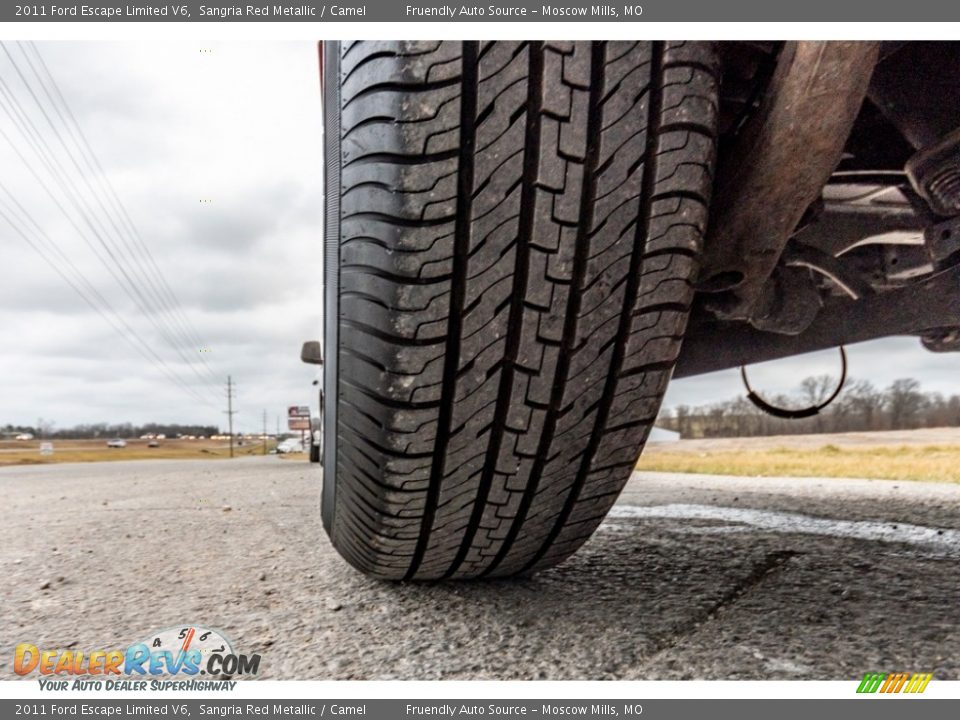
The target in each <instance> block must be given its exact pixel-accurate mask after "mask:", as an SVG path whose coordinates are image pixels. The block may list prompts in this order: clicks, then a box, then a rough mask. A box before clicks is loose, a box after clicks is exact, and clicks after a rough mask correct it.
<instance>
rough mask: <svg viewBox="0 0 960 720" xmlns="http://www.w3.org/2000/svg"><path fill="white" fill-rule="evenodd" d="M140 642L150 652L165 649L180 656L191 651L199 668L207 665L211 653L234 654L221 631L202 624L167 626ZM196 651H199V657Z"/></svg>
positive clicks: (184, 655) (224, 655)
mask: <svg viewBox="0 0 960 720" xmlns="http://www.w3.org/2000/svg"><path fill="white" fill-rule="evenodd" d="M142 643H143V644H144V645H146V646H147V647H148V648H149V649H150V652H151V653H157V652H164V651H166V652H169V653H171V656H172V657H180V658H183V657H186V656H187V653H192V654H193V655H192V657H193V658H197V660H196V662H195V665H197V666H199V667H200V668H206V667H208V665H209V661H210V658H211V656H213V655H219V656H221V657H226V656H228V655H234V654H235V653H234V652H233V645H232V644H231V643H230V640H229V639H227V637H226V636H225V635H224V634H223V633H222V632H220V631H219V630H214V629H213V628H208V627H203V626H202V625H180V626H176V627H169V628H166V629H164V630H160V631H158V632H155V633H153V634H151V635H149V636H148V637H146V638H144V639H143V640H142ZM196 653H199V657H198V656H197V654H196ZM200 674H201V675H205V674H206V670H205V669H201V670H200Z"/></svg>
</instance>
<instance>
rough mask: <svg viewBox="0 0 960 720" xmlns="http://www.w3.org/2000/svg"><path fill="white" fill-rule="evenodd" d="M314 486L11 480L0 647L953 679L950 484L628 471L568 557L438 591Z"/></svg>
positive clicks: (209, 466) (385, 664)
mask: <svg viewBox="0 0 960 720" xmlns="http://www.w3.org/2000/svg"><path fill="white" fill-rule="evenodd" d="M320 483H321V475H320V472H319V470H317V469H316V467H315V466H310V465H309V464H308V463H306V462H304V461H301V460H296V459H284V460H281V459H279V458H277V457H275V456H267V457H262V458H249V459H237V460H234V461H221V460H201V461H175V460H171V461H141V462H126V461H123V462H111V463H100V464H76V465H47V466H35V467H8V468H2V469H0V492H2V494H3V496H4V498H5V501H6V506H7V515H6V522H4V524H3V525H2V527H0V537H2V542H0V567H2V571H3V573H4V576H5V582H4V584H3V589H2V591H0V617H2V618H3V621H2V625H0V649H2V651H3V652H5V653H8V657H12V653H13V647H14V645H15V644H17V643H19V642H31V643H34V644H37V645H39V646H42V647H49V648H72V649H78V650H92V649H98V648H106V647H117V646H120V647H125V646H126V645H127V644H129V643H131V642H134V641H135V640H137V639H140V638H142V637H145V636H147V635H148V633H150V632H151V631H154V630H157V629H160V628H164V627H169V626H174V625H179V624H185V623H195V624H200V625H204V626H206V627H212V628H218V629H220V630H222V631H223V632H224V633H225V634H226V635H227V636H228V637H230V638H231V639H232V640H233V644H234V647H235V648H236V649H237V650H238V651H239V652H247V653H250V652H258V653H260V654H261V655H262V658H263V659H262V661H261V665H260V668H261V674H260V677H261V678H269V679H551V680H557V679H604V678H607V679H685V678H697V679H773V678H776V679H836V680H840V679H846V680H850V679H855V678H859V677H862V675H863V673H864V672H866V671H868V670H873V671H883V672H886V671H889V672H893V671H910V672H933V673H934V676H935V677H936V678H938V679H954V680H955V679H960V613H958V608H960V564H958V559H960V557H958V556H960V512H958V508H960V486H958V485H947V484H933V483H910V482H890V481H867V480H837V479H796V478H727V477H716V476H701V475H668V474H662V473H635V474H634V476H633V478H632V479H631V481H630V483H629V484H628V486H627V488H626V490H625V491H624V493H623V495H622V496H621V498H620V500H619V502H618V504H617V506H616V507H615V508H614V512H613V513H611V516H610V517H609V518H608V519H607V521H606V522H605V523H604V524H603V526H602V527H601V529H600V530H599V531H598V532H597V534H596V535H595V536H594V537H593V538H592V539H591V540H590V541H589V542H588V543H587V545H586V546H584V548H583V549H582V550H581V551H580V552H579V553H577V554H576V555H575V556H574V557H573V558H572V559H571V560H569V561H568V562H566V563H564V564H563V565H561V566H560V567H558V568H555V569H552V570H550V571H547V572H543V573H541V574H539V575H536V576H534V577H532V578H526V579H521V580H514V581H498V582H468V583H459V584H457V583H440V584H429V585H425V584H387V583H382V582H378V581H374V580H369V579H367V578H365V577H363V576H362V575H359V574H358V573H357V572H355V571H354V570H352V569H351V568H350V567H349V566H347V565H346V563H344V562H343V561H342V560H341V559H340V558H339V556H338V555H337V554H336V552H335V551H334V550H333V549H332V548H331V546H330V544H329V542H328V541H327V539H326V535H325V534H324V532H323V530H322V528H321V526H320V519H319V492H320ZM0 667H2V670H0V673H2V675H0V677H3V678H11V677H15V676H13V672H12V662H4V663H2V666H0Z"/></svg>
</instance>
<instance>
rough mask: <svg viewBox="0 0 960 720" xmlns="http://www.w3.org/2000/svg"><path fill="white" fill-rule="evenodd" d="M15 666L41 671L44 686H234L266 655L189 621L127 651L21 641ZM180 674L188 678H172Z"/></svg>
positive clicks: (27, 671)
mask: <svg viewBox="0 0 960 720" xmlns="http://www.w3.org/2000/svg"><path fill="white" fill-rule="evenodd" d="M13 669H14V672H16V674H17V675H21V676H27V675H31V674H37V675H39V676H40V678H39V679H40V685H41V689H44V690H146V689H148V688H149V689H153V690H193V689H196V690H211V689H233V686H234V685H235V684H236V683H235V682H234V681H232V680H230V678H233V677H235V676H246V677H250V676H254V675H256V674H257V673H258V672H259V670H260V656H259V655H257V654H252V655H245V654H241V653H237V652H235V651H234V649H233V645H232V644H231V642H230V641H229V640H228V639H227V638H226V636H224V635H223V633H221V632H219V631H218V630H211V629H209V628H204V627H201V626H198V625H186V626H181V627H173V628H167V629H165V630H161V631H160V632H157V633H153V634H151V635H150V636H148V637H147V638H145V639H144V640H142V641H141V642H137V643H134V644H132V645H130V646H129V647H127V648H126V649H101V650H91V651H88V652H84V651H82V650H50V649H41V648H39V647H38V646H37V645H33V644H31V643H20V644H19V645H17V646H16V648H15V650H14V658H13ZM200 676H206V677H207V678H209V680H200V679H199V677H200ZM64 677H66V678H67V679H61V678H64ZM160 677H164V678H165V679H163V680H161V679H160ZM177 677H180V678H184V679H181V680H176V679H172V678H177ZM148 678H149V679H148Z"/></svg>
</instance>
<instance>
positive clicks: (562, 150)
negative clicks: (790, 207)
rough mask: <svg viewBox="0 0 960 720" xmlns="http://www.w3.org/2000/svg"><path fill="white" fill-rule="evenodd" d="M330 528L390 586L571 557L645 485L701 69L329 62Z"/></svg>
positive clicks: (701, 122)
mask: <svg viewBox="0 0 960 720" xmlns="http://www.w3.org/2000/svg"><path fill="white" fill-rule="evenodd" d="M323 65H324V69H323V73H324V99H325V150H326V180H325V182H326V239H325V271H324V275H325V285H326V287H325V292H326V295H325V308H326V310H325V313H326V316H325V330H324V341H325V344H326V347H327V348H331V349H333V351H332V352H330V353H329V354H328V358H327V365H326V366H325V380H324V387H325V389H326V390H327V392H326V398H325V403H324V417H325V418H326V419H327V427H326V431H327V435H326V437H325V443H324V444H325V447H326V453H325V454H326V457H325V462H324V477H325V480H324V488H323V519H324V524H325V526H326V528H327V531H328V533H329V535H330V537H331V539H332V542H333V545H334V547H335V548H336V549H337V550H338V551H339V552H340V554H341V555H342V556H343V557H344V558H346V560H347V561H348V562H350V563H351V564H352V565H354V566H355V567H357V568H359V569H360V570H362V571H363V572H365V573H368V574H369V575H372V576H375V577H379V578H385V579H393V580H435V579H440V578H477V577H499V576H509V575H516V574H527V573H530V572H533V571H537V570H540V569H543V568H547V567H550V566H552V565H555V564H557V563H559V562H561V561H562V560H564V559H565V558H567V557H568V556H570V555H571V554H572V553H573V552H574V551H575V550H576V549H577V548H578V547H579V546H580V545H581V544H582V543H583V542H584V541H585V540H586V539H587V538H588V537H589V536H590V535H591V534H592V533H593V531H594V530H595V529H596V528H597V526H598V525H599V524H600V522H601V521H602V519H603V517H604V516H605V515H606V513H607V511H608V510H609V509H610V507H611V506H612V504H613V503H614V501H615V499H616V497H617V495H618V494H619V492H620V490H621V489H622V488H623V486H624V484H625V483H626V481H627V479H628V478H629V476H630V473H631V471H632V470H633V467H634V465H635V464H636V461H637V458H638V457H639V455H640V451H641V449H642V446H643V444H644V442H645V439H646V437H647V434H648V433H649V431H650V428H651V427H652V425H653V422H654V419H655V418H656V416H657V412H658V410H659V407H660V402H661V400H662V398H663V394H664V392H665V389H666V386H667V382H668V380H669V378H670V374H671V371H672V368H673V366H674V364H675V362H676V359H677V355H678V352H679V348H680V343H681V339H682V337H683V334H684V330H685V327H686V322H687V316H688V313H689V310H690V305H691V302H692V299H693V285H692V282H693V280H694V278H695V277H696V274H697V265H698V259H699V256H700V252H701V244H702V238H703V233H704V229H705V225H706V221H707V207H708V199H709V193H710V189H711V184H712V177H713V168H714V163H715V144H716V119H717V93H718V75H719V73H718V68H717V62H716V56H715V48H714V47H713V46H712V44H710V43H700V42H691V43H681V42H544V43H540V42H527V43H524V42H499V41H498V42H480V43H477V42H439V41H438V42H395V43H387V42H342V43H326V44H325V48H324V56H323Z"/></svg>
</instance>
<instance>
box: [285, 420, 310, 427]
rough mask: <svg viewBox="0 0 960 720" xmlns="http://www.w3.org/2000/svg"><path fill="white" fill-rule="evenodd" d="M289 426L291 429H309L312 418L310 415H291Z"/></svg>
mask: <svg viewBox="0 0 960 720" xmlns="http://www.w3.org/2000/svg"><path fill="white" fill-rule="evenodd" d="M287 427H288V428H289V429H290V430H309V429H310V418H309V417H289V418H287Z"/></svg>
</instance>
